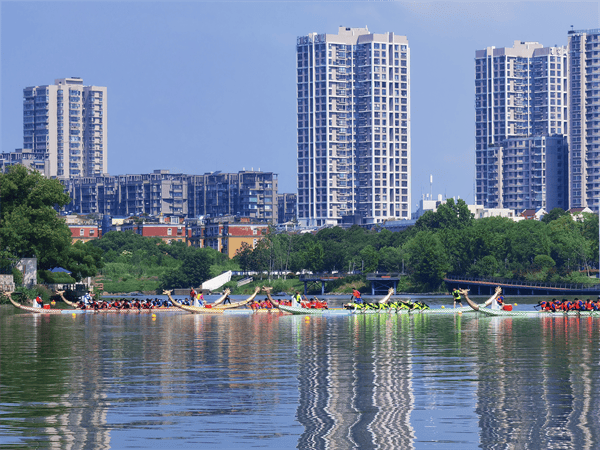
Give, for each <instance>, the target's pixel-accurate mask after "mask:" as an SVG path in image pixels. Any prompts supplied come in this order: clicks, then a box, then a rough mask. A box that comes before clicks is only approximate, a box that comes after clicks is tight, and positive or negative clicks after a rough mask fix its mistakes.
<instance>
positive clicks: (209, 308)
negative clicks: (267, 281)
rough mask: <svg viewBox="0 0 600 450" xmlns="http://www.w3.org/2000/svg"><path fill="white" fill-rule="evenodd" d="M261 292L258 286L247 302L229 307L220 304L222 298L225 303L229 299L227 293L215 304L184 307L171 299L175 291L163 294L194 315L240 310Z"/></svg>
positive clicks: (235, 303) (232, 304) (240, 302)
mask: <svg viewBox="0 0 600 450" xmlns="http://www.w3.org/2000/svg"><path fill="white" fill-rule="evenodd" d="M259 291H260V288H259V287H258V286H257V287H256V289H255V290H254V293H253V294H252V295H251V296H250V297H248V298H247V299H246V300H242V301H239V302H234V303H231V304H229V305H223V304H220V302H219V300H221V298H222V299H223V300H222V301H225V297H227V295H229V293H227V294H225V295H224V296H223V297H221V298H220V299H219V300H217V301H216V302H215V303H212V304H208V305H206V306H189V305H184V304H183V303H181V302H178V301H177V300H175V299H174V298H173V297H171V293H172V292H173V291H163V294H165V295H166V296H167V297H169V300H171V302H172V303H173V304H174V305H175V306H176V307H177V308H179V309H182V310H184V311H187V312H190V313H193V314H223V312H225V311H227V310H229V309H234V308H240V307H242V306H245V305H247V304H248V303H250V302H251V301H252V300H254V298H255V297H256V296H257V295H258V292H259ZM217 302H219V303H217ZM215 304H217V306H214V305H215Z"/></svg>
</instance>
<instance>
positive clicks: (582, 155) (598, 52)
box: [568, 29, 600, 214]
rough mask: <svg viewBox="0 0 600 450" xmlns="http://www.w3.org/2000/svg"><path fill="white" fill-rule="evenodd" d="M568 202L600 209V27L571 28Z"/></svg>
mask: <svg viewBox="0 0 600 450" xmlns="http://www.w3.org/2000/svg"><path fill="white" fill-rule="evenodd" d="M568 49H569V80H568V82H569V114H570V127H571V128H570V131H569V146H570V152H569V169H570V177H569V204H570V207H575V208H578V207H589V208H590V209H591V210H592V211H594V212H595V213H596V214H598V213H599V212H600V29H595V30H571V31H569V32H568Z"/></svg>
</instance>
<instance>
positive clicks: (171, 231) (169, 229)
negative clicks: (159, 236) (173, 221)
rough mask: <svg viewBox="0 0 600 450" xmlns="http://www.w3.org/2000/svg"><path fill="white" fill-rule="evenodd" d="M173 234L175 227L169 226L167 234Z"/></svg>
mask: <svg viewBox="0 0 600 450" xmlns="http://www.w3.org/2000/svg"><path fill="white" fill-rule="evenodd" d="M171 235H173V229H172V228H167V236H171Z"/></svg>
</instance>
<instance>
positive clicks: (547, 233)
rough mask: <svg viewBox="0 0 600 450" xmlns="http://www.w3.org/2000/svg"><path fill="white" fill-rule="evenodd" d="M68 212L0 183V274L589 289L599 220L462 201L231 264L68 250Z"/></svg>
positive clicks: (156, 246)
mask: <svg viewBox="0 0 600 450" xmlns="http://www.w3.org/2000/svg"><path fill="white" fill-rule="evenodd" d="M69 202H70V198H69V196H68V195H67V194H65V193H64V190H63V187H62V185H61V183H60V182H58V181H57V180H49V179H46V178H44V177H43V176H42V175H40V174H39V173H37V172H35V171H31V170H29V169H27V168H25V167H23V166H20V165H16V166H13V167H11V168H10V169H9V170H8V172H7V173H5V174H0V241H1V243H2V245H1V246H0V270H2V271H4V272H6V270H7V268H8V269H12V268H13V267H14V264H15V262H16V261H18V259H20V258H24V257H36V258H37V259H38V268H39V269H42V272H41V273H42V274H45V275H43V276H42V278H44V277H46V279H45V280H44V279H43V280H42V281H48V282H52V280H50V279H49V278H50V277H51V275H50V274H49V272H44V270H45V269H46V270H47V269H51V268H53V267H64V268H66V269H68V270H69V271H71V272H72V276H73V278H74V279H76V280H80V279H81V278H83V277H88V276H95V275H97V274H98V273H100V274H101V275H103V277H104V278H105V279H106V281H107V282H109V283H114V285H115V286H117V285H119V283H121V284H120V286H122V287H123V286H125V288H123V289H121V291H127V290H141V289H143V290H154V289H159V290H160V289H162V288H168V289H171V288H181V287H189V286H192V285H193V286H199V284H200V283H202V282H203V281H205V280H207V279H209V278H211V277H214V276H216V275H218V274H220V273H221V272H223V271H225V270H239V269H241V270H245V271H257V272H260V273H263V272H267V273H274V272H277V273H280V274H281V273H284V274H289V273H296V272H300V271H304V270H308V271H312V272H335V271H337V272H351V273H362V274H366V273H369V272H374V271H380V272H405V273H407V274H408V277H407V280H408V281H409V283H410V289H411V290H412V291H431V290H437V289H440V288H443V286H442V285H443V278H444V276H445V275H447V274H454V275H468V276H473V277H503V278H511V279H525V280H531V281H556V282H558V281H560V282H576V283H581V282H591V278H590V275H591V273H592V268H595V267H597V257H598V216H597V215H595V214H585V213H584V214H582V216H581V218H578V220H575V219H574V218H573V217H572V216H571V215H570V214H568V213H566V212H565V211H562V210H560V209H554V210H552V211H550V213H549V214H547V215H545V216H544V217H543V219H542V220H541V221H534V220H523V221H520V222H514V221H512V220H510V219H507V218H500V217H490V218H485V219H478V220H475V219H474V218H473V215H472V214H471V213H470V212H469V210H468V207H467V205H466V204H465V202H464V201H462V200H458V202H456V203H455V202H454V201H453V200H452V199H450V200H448V201H447V202H446V203H445V204H442V205H440V207H439V208H438V210H437V211H436V212H431V211H429V212H427V213H425V214H424V215H423V216H422V217H421V218H420V219H419V220H418V221H417V222H416V224H415V225H414V226H411V227H409V228H407V229H406V230H404V231H401V232H391V231H389V230H386V229H381V228H379V227H375V228H373V229H371V230H366V229H364V228H362V227H359V226H353V227H351V228H348V229H343V228H340V227H333V228H325V229H322V230H320V231H318V232H316V233H312V232H305V233H302V232H301V233H276V232H275V231H274V230H273V229H270V230H269V233H267V235H266V236H265V237H264V238H263V239H261V240H260V241H258V243H257V245H256V247H255V248H252V247H251V246H250V245H248V244H243V245H242V247H241V248H240V250H239V251H238V252H237V255H236V256H235V257H234V258H233V259H232V260H230V259H229V258H228V257H227V256H226V255H224V254H221V253H219V252H218V251H216V250H213V249H207V248H205V249H198V248H192V247H187V245H186V244H184V243H178V242H175V243H171V244H166V243H164V242H163V241H161V240H160V239H158V238H156V239H151V238H144V237H142V236H139V235H137V234H135V233H133V232H129V233H126V232H110V233H107V234H106V235H105V236H103V237H102V239H99V240H95V241H91V242H87V243H85V244H83V243H81V242H78V243H75V244H72V243H71V233H70V230H69V228H68V226H67V225H66V223H65V221H64V220H63V219H62V218H61V217H60V216H59V215H58V213H57V210H60V209H61V208H62V207H63V206H64V205H66V204H68V203H69ZM55 281H56V280H55ZM123 283H125V284H123ZM127 283H128V284H127ZM140 286H141V287H140ZM127 287H131V288H130V289H127ZM115 289H117V288H116V287H115Z"/></svg>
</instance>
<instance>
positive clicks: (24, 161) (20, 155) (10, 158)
mask: <svg viewBox="0 0 600 450" xmlns="http://www.w3.org/2000/svg"><path fill="white" fill-rule="evenodd" d="M16 164H20V165H22V166H25V167H27V168H28V169H31V170H37V171H38V172H40V173H41V174H42V175H44V176H45V177H49V176H50V161H49V159H48V156H47V155H45V157H43V158H41V157H40V156H39V155H36V154H35V153H33V150H32V149H26V150H24V149H22V148H19V149H17V150H15V151H14V152H6V153H0V173H5V172H6V171H7V170H8V168H9V167H10V166H14V165H16Z"/></svg>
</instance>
